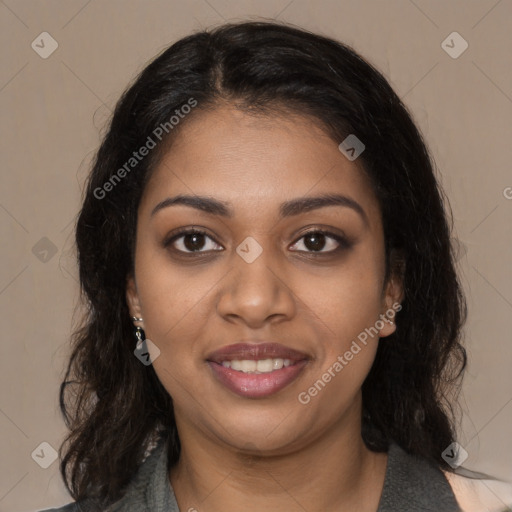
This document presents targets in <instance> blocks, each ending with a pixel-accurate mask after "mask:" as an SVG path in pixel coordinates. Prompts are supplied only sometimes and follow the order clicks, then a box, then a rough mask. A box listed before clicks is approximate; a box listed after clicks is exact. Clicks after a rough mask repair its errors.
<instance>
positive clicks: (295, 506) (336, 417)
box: [55, 22, 466, 512]
mask: <svg viewBox="0 0 512 512" xmlns="http://www.w3.org/2000/svg"><path fill="white" fill-rule="evenodd" d="M76 242H77V248H78V254H79V266H80V279H81V286H82V289H83V292H84V294H85V299H86V301H87V304H88V314H87V316H86V318H85V320H84V323H83V326H81V328H80V329H79V330H77V332H76V333H75V337H74V340H73V343H74V345H73V348H74V350H73V353H72V357H71V359H70V362H69V366H68V370H67V375H66V378H65V380H64V382H63V383H62V385H61V395H60V398H61V408H62V411H63V414H64V417H65V420H66V423H67V425H68V427H69V429H70V433H69V436H68V438H67V439H66V441H65V442H64V443H63V445H62V447H61V457H62V460H61V472H62V475H63V478H64V479H65V481H66V485H67V486H68V489H69V490H70V492H71V494H72V496H73V498H74V499H75V500H76V503H72V504H69V505H67V506H65V507H63V508H60V509H55V510H60V511H72V510H73V511H74V510H102V511H105V510H108V511H121V510H122V511H132V510H133V511H135V510H137V511H141V510H148V511H149V510H151V511H169V510H171V511H178V507H179V510H181V511H194V510H197V511H199V512H210V511H217V510H223V511H224V512H229V511H232V510H233V511H234V510H244V511H257V510H258V511H259V510H267V509H268V510H277V511H287V512H290V511H296V510H297V511H299V510H301V511H303V510H307V511H322V512H326V511H327V512H329V511H337V510H350V511H368V512H375V511H378V512H385V511H391V510H408V511H416V510H443V511H444V510H445V511H455V510H461V509H462V508H461V507H462V502H461V499H460V497H458V496H457V495H456V491H455V485H454V484H453V478H452V476H451V475H453V470H452V466H454V467H456V464H453V463H452V464H450V463H451V461H450V456H447V455H446V453H444V452H446V450H448V453H451V458H452V459H453V460H456V458H457V457H458V455H459V452H458V451H457V445H454V444H452V443H453V442H454V440H455V432H454V417H453V413H452V409H453V405H454V404H455V399H456V395H457V391H458V387H459V385H460V380H461V376H462V373H463V370H464V367H465V364H466V354H465V350H464V348H463V346H462V344H461V342H460V334H461V327H462V325H463V322H464V320H465V316H466V306H465V301H464V297H463V294H462V291H461V287H460V284H459V281H458V278H457V275H456V272H455V268H454V257H453V254H452V248H451V245H450V229H449V223H448V220H447V215H446V213H445V209H444V206H443V199H442V192H441V191H440V188H439V186H438V183H437V181H436V177H435V175H434V171H433V165H432V162H431V158H430V156H429V153H428V150H427V148H426V147H425V144H424V142H423V140H422V137H421V135H420V133H419V131H418V129H417V128H416V126H415V125H414V123H413V121H412V120H411V117H410V115H409V114H408V112H407V110H406V108H405V107H404V105H403V104H402V103H401V101H400V99H399V98H398V97H397V95H396V94H395V93H394V92H393V90H392V89H391V87H390V86H389V84H388V83H387V81H386V80H385V79H384V78H383V76H382V75H381V74H380V73H379V72H378V71H376V70H375V69H374V68H373V67H372V66H371V65H370V64H369V63H367V62H366V61H365V60H363V59H362V58H361V57H360V56H359V55H357V54H356V53H355V52H354V51H353V50H352V49H351V48H349V47H348V46H345V45H343V44H341V43H339V42H336V41H334V40H331V39H328V38H325V37H322V36H319V35H315V34H311V33H308V32H306V31H303V30H300V29H297V28H294V27H291V26H286V25H282V24H278V23H270V22H269V23H266V22H250V23H240V24H228V25H225V26H221V27H219V28H217V29H215V30H213V31H205V32H200V33H197V34H194V35H191V36H189V37H186V38H184V39H182V40H180V41H178V42H177V43H175V44H174V45H172V46H171V47H170V48H168V49H167V50H166V51H164V52H163V53H162V54H161V55H160V56H159V57H158V58H156V59H155V60H154V61H153V62H152V63H151V64H149V65H148V66H147V67H146V68H145V69H144V70H143V72H142V73H141V74H140V76H139V77H138V78H137V80H136V81H135V82H134V83H133V85H132V86H131V87H130V88H129V89H128V90H127V91H126V92H125V93H124V95H123V97H122V98H121V100H120V101H119V103H118V105H117V107H116V109H115V113H114V116H113V118H112V121H111V125H110V128H109V131H108V133H107V134H106V136H105V138H104V140H103V142H102V145H101V147H100V149H99V151H98V153H97V157H96V160H95V163H94V166H93V169H92V172H91V174H90V177H89V181H88V184H87V191H86V195H85V199H84V202H83V208H82V210H81V213H80V216H79V219H78V223H77V227H76ZM68 393H70V394H68ZM450 450H451V452H450ZM451 482H452V483H451Z"/></svg>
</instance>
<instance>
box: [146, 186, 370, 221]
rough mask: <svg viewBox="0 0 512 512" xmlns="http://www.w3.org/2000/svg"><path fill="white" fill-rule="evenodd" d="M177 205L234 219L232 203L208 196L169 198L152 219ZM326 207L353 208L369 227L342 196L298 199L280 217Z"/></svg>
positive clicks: (356, 205)
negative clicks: (161, 211) (165, 209)
mask: <svg viewBox="0 0 512 512" xmlns="http://www.w3.org/2000/svg"><path fill="white" fill-rule="evenodd" d="M175 205H184V206H190V207H192V208H195V209H197V210H201V211H203V212H206V213H208V214H210V215H218V216H220V217H226V218H233V210H232V209H231V205H230V203H226V202H224V201H219V200H218V199H214V198H212V197H208V196H190V195H183V194H180V195H177V196H175V197H168V198H167V199H164V200H163V201H160V202H159V203H158V204H157V205H156V206H155V207H154V208H153V210H152V211H151V214H150V217H152V216H153V215H155V214H156V213H157V212H159V211H160V210H163V209H164V208H168V207H170V206H175ZM326 206H343V207H346V208H351V209H352V210H354V211H356V212H357V213H358V214H359V215H360V216H361V218H362V219H363V221H364V223H365V224H366V225H368V216H367V215H366V212H365V211H364V209H363V207H362V206H361V205H360V204H359V203H358V202H357V201H355V200H354V199H352V198H350V197H347V196H344V195H341V194H323V195H320V196H314V197H308V196H306V197H298V198H296V199H291V200H289V201H285V202H284V203H282V204H281V205H280V207H279V216H280V217H281V218H286V217H292V216H294V215H300V214H301V213H307V212H310V211H312V210H317V209H319V208H324V207H326Z"/></svg>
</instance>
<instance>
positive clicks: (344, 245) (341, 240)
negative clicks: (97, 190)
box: [162, 228, 352, 257]
mask: <svg viewBox="0 0 512 512" xmlns="http://www.w3.org/2000/svg"><path fill="white" fill-rule="evenodd" d="M312 233H314V234H322V235H326V236H327V237H328V238H332V239H334V240H335V241H336V242H338V244H339V246H338V247H337V248H335V249H332V250H330V251H293V252H299V253H306V254H309V255H313V256H314V257H321V256H326V255H333V254H336V253H338V252H340V251H342V250H344V249H349V248H350V247H351V245H352V244H351V243H350V242H349V241H348V240H347V239H346V238H345V237H343V236H341V235H338V234H336V233H332V232H331V231H326V230H324V229H320V228H316V229H311V230H310V231H307V232H306V233H303V234H302V235H301V236H300V237H299V238H297V240H295V242H293V244H292V245H295V244H296V243H297V242H298V241H299V240H302V239H303V238H305V237H306V236H308V235H310V234H312ZM186 235H204V236H206V237H207V238H210V239H211V240H213V241H214V242H215V243H216V244H217V245H220V244H219V243H218V242H217V241H216V240H215V239H214V238H213V237H211V236H210V235H209V234H208V233H207V232H206V231H203V230H201V229H197V228H188V229H184V230H182V231H178V232H177V233H171V234H170V235H169V236H168V237H167V238H166V239H165V240H164V242H163V244H162V245H163V246H164V248H167V247H168V246H170V245H172V244H173V243H174V242H175V241H176V240H178V239H179V238H182V237H184V236H186ZM175 250H176V251H177V252H178V253H179V254H180V255H185V256H186V257H189V256H190V257H194V256H196V255H198V254H207V253H208V252H210V251H182V250H179V249H175ZM213 252H220V250H214V251H213Z"/></svg>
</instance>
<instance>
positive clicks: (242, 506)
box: [170, 416, 387, 512]
mask: <svg viewBox="0 0 512 512" xmlns="http://www.w3.org/2000/svg"><path fill="white" fill-rule="evenodd" d="M358 418H359V421H350V420H349V421H347V420H346V419H341V420H340V421H339V422H338V423H337V424H334V425H332V426H331V428H330V430H329V431H328V432H324V433H323V434H322V435H321V436H319V437H318V439H316V440H315V441H313V442H311V443H309V444H308V445H307V446H304V447H301V448H300V449H297V450H295V451H293V452H291V453H290V452H287V453H286V454H284V453H283V454H281V455H274V456H262V455H249V454H244V453H242V452H241V451H240V450H238V451H236V450H235V449H234V448H233V447H228V446H226V445H225V444H224V443H220V442H219V441H218V440H214V439H208V438H206V437H205V436H204V435H196V436H192V435H191V436H182V435H181V433H180V441H181V453H180V459H179V461H178V463H177V464H176V465H175V466H174V467H173V468H171V471H170V482H171V485H172V487H173V490H174V493H175V496H176V499H177V502H178V505H179V508H180V510H197V511H200V512H220V511H222V512H231V511H239V510H244V511H247V512H253V511H254V512H255V511H261V510H263V509H270V510H275V511H286V512H295V511H297V512H299V511H300V512H303V511H304V510H308V511H316V510H321V511H323V512H330V511H333V512H334V511H335V510H351V511H353V512H375V511H376V510H377V508H378V503H379V500H380V496H381V493H382V488H383V485H384V477H385V472H386V464H387V454H384V453H375V452H372V451H370V450H368V448H366V445H365V444H364V442H363V440H362V438H361V423H360V416H358ZM188 427H191V426H190V425H187V428H186V429H181V430H182V431H183V430H185V431H188V432H190V430H188ZM178 429H179V426H178ZM179 430H180V429H179ZM198 440H200V442H198Z"/></svg>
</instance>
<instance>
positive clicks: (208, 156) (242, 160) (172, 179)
mask: <svg viewBox="0 0 512 512" xmlns="http://www.w3.org/2000/svg"><path fill="white" fill-rule="evenodd" d="M179 128H180V130H179V132H178V133H177V135H176V138H175V139H174V140H173V142H172V145H171V146H170V148H169V149H168V150H167V152H166V154H164V155H163V157H162V159H161V161H160V162H159V165H158V166H157V167H156V169H155V170H154V172H153V174H152V176H151V179H150V180H149V182H148V184H147V187H146V190H145V192H144V196H143V200H142V202H141V209H147V208H150V207H151V205H153V206H154V204H155V203H156V202H158V201H161V200H163V199H165V198H166V197H168V196H169V195H176V194H197V195H210V196H213V197H216V198H218V199H220V200H223V201H226V202H229V203H232V204H233V205H235V209H236V208H243V207H244V205H245V207H247V206H249V205H250V206H251V208H254V207H255V206H256V205H257V206H261V208H263V209H267V208H271V209H273V208H274V204H275V203H281V202H282V201H283V200H285V199H291V198H296V197H300V196H306V195H317V194H320V193H324V194H325V193H342V194H344V195H349V196H351V197H352V198H353V199H354V200H356V201H357V202H359V203H360V204H361V205H362V206H363V207H364V209H365V210H366V211H367V213H368V215H369V216H375V215H377V216H379V211H378V206H377V200H376V197H375V195H374V193H373V190H372V188H371V184H370V181H369V179H368V177H367V175H366V174H365V172H364V171H363V168H362V164H361V163H360V161H359V162H358V161H357V160H355V161H349V160H348V159H347V158H346V157H345V156H344V155H343V154H342V153H341V152H340V151H339V149H338V144H339V143H337V142H336V141H334V140H333V139H332V138H331V137H330V136H329V135H328V134H327V133H326V132H325V131H324V130H323V129H322V127H321V125H320V124H319V123H318V122H315V121H314V120H313V119H311V118H310V117H306V116H302V115H300V114H290V115H286V116H284V115H282V114H276V115H274V116H273V115H257V116H255V115H250V114H247V113H244V112H242V111H240V110H237V109H236V108H234V107H232V106H229V105H227V106H222V107H219V108H217V109H215V110H213V111H208V112H201V111H198V112H195V113H194V115H193V117H191V118H190V119H185V122H184V123H183V125H182V126H181V127H179Z"/></svg>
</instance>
